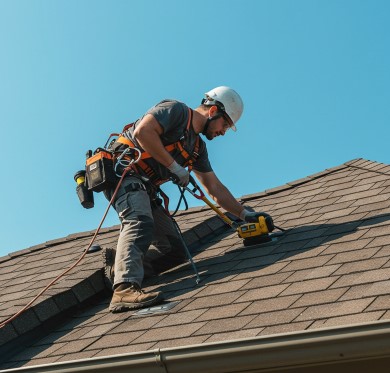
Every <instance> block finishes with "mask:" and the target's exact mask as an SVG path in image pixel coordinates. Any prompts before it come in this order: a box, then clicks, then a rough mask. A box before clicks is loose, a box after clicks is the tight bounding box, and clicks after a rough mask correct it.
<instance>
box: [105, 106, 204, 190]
mask: <svg viewBox="0 0 390 373" xmlns="http://www.w3.org/2000/svg"><path fill="white" fill-rule="evenodd" d="M192 117H193V113H192V110H191V109H190V108H188V122H187V126H186V129H185V132H184V135H183V136H182V137H181V138H180V139H179V140H178V141H176V142H174V143H172V144H168V145H166V146H165V150H166V151H167V152H168V153H170V154H171V155H172V156H173V157H174V158H175V157H177V156H178V155H181V157H182V158H183V159H184V163H181V165H182V166H183V167H188V171H189V172H191V170H192V167H193V163H194V162H196V160H197V159H198V157H199V153H198V152H199V143H200V138H199V136H197V137H196V141H195V145H194V150H193V151H192V152H190V151H189V150H188V148H187V139H188V134H189V131H190V128H191V126H192ZM133 125H134V123H131V124H129V125H127V126H125V128H124V131H123V132H122V133H121V134H120V135H119V137H118V138H117V139H116V141H115V143H114V144H113V145H112V149H113V150H114V152H115V153H117V152H118V151H120V152H123V151H124V150H125V149H126V148H130V149H134V148H135V149H137V148H138V146H137V145H136V144H135V143H134V141H133V140H131V139H129V138H128V137H127V136H125V132H126V130H128V129H129V128H131V127H132V126H133ZM151 158H152V156H151V155H150V154H149V153H148V152H146V151H144V150H141V155H140V159H139V160H138V162H137V163H134V164H133V166H132V169H133V170H134V171H135V172H136V173H139V174H141V175H142V174H144V175H145V176H146V177H147V178H148V179H149V180H150V181H151V182H152V183H153V184H154V185H155V186H159V185H161V184H163V183H165V182H167V181H169V179H163V178H162V177H161V175H159V174H158V173H157V172H156V171H155V170H154V169H153V168H152V167H151V166H150V165H149V164H148V163H147V162H145V160H148V159H151ZM123 159H125V160H129V159H131V153H130V155H124V157H123Z"/></svg>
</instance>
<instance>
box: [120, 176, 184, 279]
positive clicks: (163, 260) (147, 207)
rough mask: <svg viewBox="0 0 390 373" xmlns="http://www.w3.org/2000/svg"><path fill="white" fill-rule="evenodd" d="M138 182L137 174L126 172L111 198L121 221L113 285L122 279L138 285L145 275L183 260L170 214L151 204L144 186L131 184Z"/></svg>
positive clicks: (147, 275)
mask: <svg viewBox="0 0 390 373" xmlns="http://www.w3.org/2000/svg"><path fill="white" fill-rule="evenodd" d="M139 183H140V180H139V179H138V178H136V177H134V176H126V177H125V178H124V179H123V182H122V185H121V186H120V188H119V190H118V197H117V198H116V200H115V202H114V208H115V210H116V212H117V213H118V215H119V220H120V222H121V229H120V234H119V239H118V244H117V250H116V256H115V278H114V286H115V285H118V284H120V283H124V282H135V283H137V284H138V285H139V286H141V285H142V281H143V279H144V277H150V276H153V275H156V274H158V273H160V272H162V271H165V270H167V269H169V268H172V267H175V266H176V265H178V264H180V263H183V262H184V261H185V260H186V252H185V248H184V247H183V244H182V241H181V239H180V236H179V234H178V232H177V230H176V228H175V226H174V223H173V222H172V220H171V218H170V217H169V216H167V214H166V213H165V211H164V209H163V207H162V206H151V202H150V198H149V195H148V193H147V192H146V191H145V190H141V189H137V188H134V187H133V186H134V185H136V184H139ZM129 189H135V190H129ZM126 190H127V191H126Z"/></svg>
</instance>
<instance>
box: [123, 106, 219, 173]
mask: <svg viewBox="0 0 390 373" xmlns="http://www.w3.org/2000/svg"><path fill="white" fill-rule="evenodd" d="M146 114H151V115H153V116H154V118H155V119H156V120H157V122H158V123H159V124H160V126H161V127H162V129H163V134H162V135H161V136H160V138H161V141H162V143H163V145H164V146H166V145H169V144H173V143H175V142H176V141H179V140H180V139H181V138H182V137H183V136H184V134H185V132H186V128H187V124H188V115H189V108H188V106H187V105H185V104H184V103H182V102H180V101H176V100H163V101H161V102H159V103H158V104H157V105H155V106H153V107H152V108H150V109H149V110H148V111H147V113H146ZM146 114H145V115H146ZM139 122H140V120H138V121H137V122H136V123H135V125H134V126H133V127H132V128H130V129H129V130H128V131H129V135H130V136H131V137H132V133H133V131H134V130H135V128H137V125H138V123H139ZM198 136H199V135H198V134H196V133H195V131H194V129H193V127H192V125H190V128H189V130H188V134H187V140H186V147H187V149H186V150H187V151H188V152H189V153H190V154H191V153H192V152H193V151H194V148H195V143H196V138H197V137H198ZM198 154H199V157H198V158H197V160H196V161H195V162H194V163H193V169H194V170H197V171H199V172H209V171H212V170H213V169H212V167H211V164H210V161H209V158H208V153H207V148H206V144H205V142H204V141H203V140H202V138H199V149H198ZM172 156H173V158H174V159H175V161H176V162H177V163H179V164H181V165H183V164H184V158H183V157H182V156H181V155H180V154H179V153H177V154H172ZM145 162H146V163H148V165H149V166H150V167H151V168H152V169H153V170H155V171H156V172H157V173H158V174H159V175H160V177H161V178H163V179H165V178H168V177H169V172H168V169H167V168H166V167H164V166H163V165H161V164H160V163H159V162H157V161H156V160H154V159H153V158H151V159H147V160H145Z"/></svg>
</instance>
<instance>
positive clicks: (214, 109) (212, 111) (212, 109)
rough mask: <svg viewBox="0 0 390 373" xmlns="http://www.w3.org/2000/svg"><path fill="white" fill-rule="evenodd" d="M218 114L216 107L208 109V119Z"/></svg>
mask: <svg viewBox="0 0 390 373" xmlns="http://www.w3.org/2000/svg"><path fill="white" fill-rule="evenodd" d="M217 113H218V107H217V106H216V105H213V106H211V107H210V109H209V117H213V116H214V115H216V114H217Z"/></svg>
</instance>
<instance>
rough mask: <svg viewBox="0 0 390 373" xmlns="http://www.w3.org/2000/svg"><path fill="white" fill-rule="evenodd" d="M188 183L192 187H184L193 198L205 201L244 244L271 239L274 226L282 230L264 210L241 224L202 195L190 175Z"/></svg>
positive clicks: (249, 244) (258, 242)
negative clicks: (235, 232)
mask: <svg viewBox="0 0 390 373" xmlns="http://www.w3.org/2000/svg"><path fill="white" fill-rule="evenodd" d="M190 183H191V184H192V186H193V189H191V188H189V187H188V185H187V186H186V187H185V188H184V189H186V190H187V191H188V192H190V193H191V194H192V195H193V196H194V197H195V198H197V199H201V200H202V201H203V202H205V203H206V204H207V205H208V206H209V207H210V208H211V209H212V210H214V211H215V212H216V213H217V214H218V215H219V216H220V217H221V219H222V220H223V221H224V222H225V223H227V224H228V225H230V226H231V227H232V229H234V230H236V231H237V233H238V236H239V237H240V238H242V239H243V240H244V246H251V245H256V244H260V243H265V242H269V241H271V240H272V237H271V235H270V233H271V232H272V231H273V230H274V229H275V228H278V229H279V230H281V231H284V229H282V228H279V227H276V226H275V225H274V222H273V219H272V217H271V216H270V215H268V214H266V213H264V212H258V213H257V214H255V215H254V216H252V217H251V221H250V222H246V223H242V224H239V223H237V222H235V221H233V220H231V219H230V218H229V217H227V216H226V215H225V214H224V213H223V212H222V211H221V210H220V209H219V208H218V207H217V206H215V205H214V204H213V203H212V202H210V201H209V200H208V199H207V198H206V196H205V195H204V193H203V192H202V190H201V189H200V187H199V186H198V185H197V184H196V182H195V180H194V178H193V177H192V176H190ZM252 220H253V221H252Z"/></svg>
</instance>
